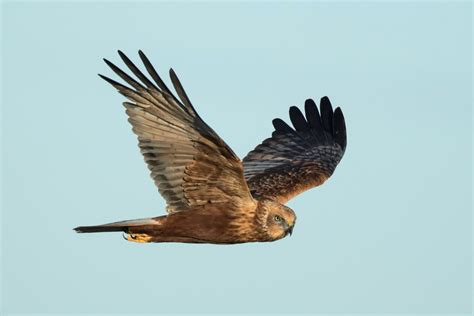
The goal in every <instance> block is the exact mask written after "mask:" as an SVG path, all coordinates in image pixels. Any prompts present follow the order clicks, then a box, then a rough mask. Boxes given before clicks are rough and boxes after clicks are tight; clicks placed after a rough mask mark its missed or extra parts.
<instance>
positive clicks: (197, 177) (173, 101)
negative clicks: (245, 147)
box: [100, 51, 255, 213]
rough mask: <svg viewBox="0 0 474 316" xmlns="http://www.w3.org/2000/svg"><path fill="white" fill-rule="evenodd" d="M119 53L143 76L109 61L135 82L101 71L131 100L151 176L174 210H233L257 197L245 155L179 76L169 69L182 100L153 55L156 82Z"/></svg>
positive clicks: (129, 104) (128, 109)
mask: <svg viewBox="0 0 474 316" xmlns="http://www.w3.org/2000/svg"><path fill="white" fill-rule="evenodd" d="M119 55H120V57H121V58H122V60H123V61H124V63H125V64H126V65H127V66H128V68H129V69H130V70H131V71H132V73H133V74H134V75H135V76H136V77H137V78H138V79H139V80H140V82H138V81H136V80H135V79H133V78H132V77H130V76H129V75H127V74H126V73H125V72H123V71H122V70H120V69H119V68H118V67H117V66H115V65H114V64H112V63H111V62H110V61H108V60H106V59H104V61H105V62H106V63H107V65H109V66H110V68H111V69H112V70H113V71H114V72H115V73H116V74H117V75H118V76H119V77H121V78H122V79H123V80H124V81H125V82H127V83H128V84H129V85H130V87H127V86H125V85H122V84H120V83H118V82H116V81H114V80H112V79H110V78H107V77H105V76H102V75H100V77H102V78H103V79H105V80H106V81H107V82H109V83H110V84H111V85H112V86H114V87H115V88H116V89H117V90H118V91H119V92H120V93H121V94H123V95H124V96H125V97H127V98H128V99H129V100H130V101H132V102H125V103H124V106H125V108H126V113H127V114H128V116H129V119H128V121H129V122H130V123H131V124H132V126H133V132H134V133H135V134H136V135H137V136H138V141H139V147H140V151H141V153H142V154H143V156H144V158H145V161H146V163H147V165H148V168H149V169H150V171H151V177H152V178H153V180H154V181H155V184H156V185H157V187H158V190H159V192H160V193H161V195H162V196H163V197H164V198H165V199H166V202H167V210H168V212H169V213H174V212H181V211H186V210H189V209H196V208H204V207H206V206H207V205H210V204H225V206H223V207H225V208H226V209H228V210H230V211H232V210H236V209H244V208H245V207H244V206H249V205H253V204H254V203H255V202H254V200H253V198H252V196H251V194H250V191H249V188H248V186H247V184H246V181H245V179H244V175H243V167H242V163H241V161H240V159H239V158H238V157H237V156H236V155H235V153H234V152H233V151H232V149H230V147H229V146H227V144H226V143H225V142H224V141H223V140H222V139H221V138H220V137H219V136H218V135H217V134H216V132H214V131H213V130H212V128H210V127H209V126H208V125H207V124H206V123H205V122H204V121H203V120H202V119H201V118H200V117H199V115H198V114H197V112H196V110H195V109H194V107H193V106H192V104H191V102H190V101H189V99H188V97H187V95H186V93H185V91H184V89H183V87H182V86H181V83H180V82H179V80H178V77H177V76H176V74H175V73H174V71H173V70H172V69H170V77H171V81H172V83H173V86H174V88H175V90H176V92H177V94H178V96H179V98H180V100H178V99H177V98H176V97H175V96H174V95H173V94H172V92H171V91H170V90H169V89H168V87H167V86H166V85H165V84H164V82H163V81H162V80H161V78H160V77H159V76H158V74H157V72H156V71H155V69H154V68H153V66H152V65H151V63H150V61H149V60H148V58H147V57H146V56H145V55H144V54H143V52H142V51H139V55H140V58H141V60H142V62H143V64H144V65H145V68H146V70H147V72H148V74H149V75H150V76H151V78H152V79H153V80H154V81H155V83H153V82H152V81H151V80H149V79H148V78H147V76H145V75H144V74H143V73H142V72H141V71H140V70H139V69H138V68H137V67H136V66H135V65H134V64H133V63H132V62H131V61H130V59H128V57H127V56H125V55H124V54H123V53H122V52H120V51H119Z"/></svg>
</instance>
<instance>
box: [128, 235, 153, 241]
mask: <svg viewBox="0 0 474 316" xmlns="http://www.w3.org/2000/svg"><path fill="white" fill-rule="evenodd" d="M123 238H124V239H125V240H128V241H133V242H150V241H151V236H150V235H147V234H123Z"/></svg>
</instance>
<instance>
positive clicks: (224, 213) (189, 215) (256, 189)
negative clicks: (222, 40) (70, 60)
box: [75, 51, 346, 244]
mask: <svg viewBox="0 0 474 316" xmlns="http://www.w3.org/2000/svg"><path fill="white" fill-rule="evenodd" d="M119 55H120V57H121V58H122V60H123V61H124V63H125V64H126V65H127V67H128V68H129V69H130V71H131V72H132V73H133V74H134V75H135V76H136V78H138V80H139V81H137V80H135V79H133V78H132V77H131V76H129V75H128V74H126V73H125V72H124V71H122V70H121V69H119V68H118V67H117V66H115V65H114V64H112V63H111V62H110V61H108V60H106V59H104V61H105V62H106V63H107V65H108V66H109V67H110V68H112V70H113V71H114V72H115V73H116V74H117V75H118V76H119V77H120V78H122V79H123V80H124V81H125V82H126V83H127V84H128V85H129V86H125V85H123V84H121V83H118V82H116V81H114V80H112V79H110V78H107V77H105V76H102V75H100V77H101V78H103V79H104V80H105V81H107V82H108V83H110V84H111V85H112V86H114V87H115V88H116V89H117V90H118V91H119V92H120V93H121V94H123V95H124V96H125V97H126V98H127V99H128V100H130V101H131V102H125V103H124V106H125V108H126V113H127V115H128V117H129V118H128V121H129V122H130V123H131V124H132V127H133V132H134V133H135V134H136V135H137V136H138V143H139V144H138V145H139V147H140V151H141V153H142V154H143V156H144V157H145V162H146V163H147V165H148V168H149V169H150V171H151V177H152V178H153V180H154V181H155V184H156V186H157V187H158V190H159V192H160V193H161V195H162V196H163V197H164V198H165V200H166V203H167V212H168V215H164V216H158V217H152V218H145V219H136V220H128V221H121V222H115V223H110V224H105V225H98V226H81V227H77V228H75V230H76V231H77V232H79V233H95V232H112V231H121V232H124V233H125V234H124V237H125V238H126V239H127V240H129V241H134V242H187V243H213V244H234V243H244V242H258V241H274V240H278V239H281V238H283V237H285V236H287V235H288V234H291V233H292V231H293V227H294V225H295V221H296V215H295V212H294V211H293V210H292V209H290V208H289V207H287V206H285V205H284V204H285V203H286V202H287V201H288V200H290V199H291V198H293V197H294V196H296V195H297V194H299V193H301V192H304V191H306V190H308V189H310V188H313V187H315V186H318V185H321V184H322V183H324V181H326V180H327V179H328V178H329V177H330V176H331V175H332V173H333V172H334V169H335V168H336V166H337V164H338V163H339V161H340V160H341V158H342V156H343V155H344V151H345V149H346V126H345V122H344V116H343V114H342V111H341V109H340V108H336V110H335V111H333V109H332V106H331V103H330V102H329V99H328V98H327V97H323V98H322V99H321V102H320V108H319V110H318V107H317V106H316V104H315V103H314V101H313V100H311V99H308V100H306V102H305V107H304V108H305V115H303V114H302V113H301V111H300V110H299V109H298V108H297V107H294V106H293V107H291V108H290V119H291V123H292V125H293V128H292V127H290V126H289V125H288V124H286V123H285V122H284V121H283V120H281V119H279V118H277V119H274V120H273V126H274V128H275V130H274V131H273V133H272V136H271V137H270V138H267V139H265V140H264V141H263V142H262V143H261V144H260V145H258V146H257V147H255V149H254V150H252V151H251V152H250V153H248V155H247V156H246V157H245V158H244V159H243V161H241V160H240V159H239V157H237V155H236V154H235V153H234V152H233V151H232V149H231V148H230V147H229V146H228V145H227V144H226V143H225V142H224V141H223V140H222V139H221V138H220V137H219V135H217V133H216V132H215V131H214V130H213V129H212V128H211V127H209V125H207V124H206V123H205V122H204V120H203V119H202V118H201V117H200V116H199V114H198V113H197V112H196V110H195V108H194V107H193V105H192V104H191V101H189V98H188V96H187V95H186V92H185V91H184V89H183V87H182V85H181V83H180V82H179V80H178V77H177V76H176V74H175V73H174V71H173V69H171V70H170V77H171V82H172V83H173V86H174V89H175V91H176V93H177V95H178V97H179V99H178V98H177V97H176V96H175V95H174V94H173V93H172V92H171V90H170V89H168V87H167V86H166V85H165V83H164V82H163V80H161V78H160V77H159V76H158V73H157V72H156V71H155V69H154V68H153V66H152V65H151V63H150V61H149V60H148V58H147V57H146V56H145V55H144V54H143V52H141V51H139V55H140V58H141V60H142V62H143V64H144V66H145V68H146V70H147V72H148V74H149V75H150V77H151V79H153V81H154V82H152V81H151V80H150V79H149V78H148V77H147V76H146V75H145V74H143V73H142V72H141V71H140V70H139V69H138V68H137V67H136V66H135V65H134V64H133V63H132V62H131V61H130V59H129V58H128V57H127V56H125V55H124V54H123V53H122V52H120V51H119Z"/></svg>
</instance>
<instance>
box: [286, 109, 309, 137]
mask: <svg viewBox="0 0 474 316" xmlns="http://www.w3.org/2000/svg"><path fill="white" fill-rule="evenodd" d="M289 112H290V120H291V123H292V124H293V126H294V128H295V129H296V130H297V131H303V132H305V131H309V130H310V126H309V125H308V122H306V119H305V118H304V116H303V113H301V111H300V109H298V107H296V106H292V107H290V111H289Z"/></svg>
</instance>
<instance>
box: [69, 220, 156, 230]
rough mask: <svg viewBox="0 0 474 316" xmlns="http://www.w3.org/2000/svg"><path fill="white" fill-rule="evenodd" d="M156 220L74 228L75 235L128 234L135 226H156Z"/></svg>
mask: <svg viewBox="0 0 474 316" xmlns="http://www.w3.org/2000/svg"><path fill="white" fill-rule="evenodd" d="M157 223H158V221H157V218H155V217H153V218H142V219H132V220H128V221H121V222H115V223H109V224H104V225H96V226H79V227H76V228H74V230H75V231H76V232H77V233H103V232H126V233H127V232H128V231H129V229H130V228H132V227H137V226H148V225H156V224H157Z"/></svg>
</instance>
